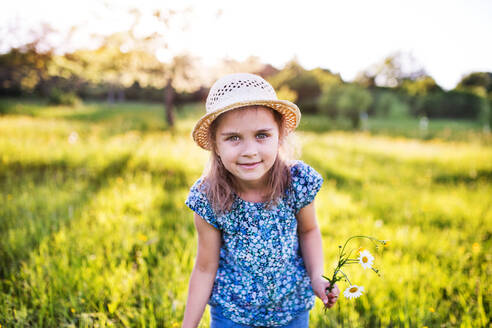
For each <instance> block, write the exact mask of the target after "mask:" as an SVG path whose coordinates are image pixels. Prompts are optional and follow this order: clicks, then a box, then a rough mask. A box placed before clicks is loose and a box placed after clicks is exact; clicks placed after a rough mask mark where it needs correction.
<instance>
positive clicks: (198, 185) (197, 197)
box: [185, 177, 219, 229]
mask: <svg viewBox="0 0 492 328" xmlns="http://www.w3.org/2000/svg"><path fill="white" fill-rule="evenodd" d="M206 189H207V182H206V180H205V179H204V178H203V177H201V178H199V179H198V180H196V181H195V183H194V184H193V185H192V186H191V188H190V192H189V193H188V197H187V198H186V200H185V204H186V206H188V207H189V208H190V209H191V210H193V211H194V212H196V213H197V214H198V215H200V216H201V217H202V218H203V219H205V221H207V222H208V223H210V224H211V225H212V226H214V227H215V228H217V229H218V228H219V226H218V223H217V218H216V215H215V212H214V211H213V209H212V205H211V204H210V202H209V200H208V198H207V195H206Z"/></svg>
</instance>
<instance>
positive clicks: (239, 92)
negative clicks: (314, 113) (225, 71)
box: [192, 73, 301, 150]
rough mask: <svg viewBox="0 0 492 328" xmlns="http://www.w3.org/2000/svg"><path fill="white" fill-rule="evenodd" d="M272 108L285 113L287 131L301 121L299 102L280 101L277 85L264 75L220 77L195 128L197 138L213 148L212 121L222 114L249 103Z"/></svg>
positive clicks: (200, 143)
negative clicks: (210, 133)
mask: <svg viewBox="0 0 492 328" xmlns="http://www.w3.org/2000/svg"><path fill="white" fill-rule="evenodd" d="M253 105H261V106H266V107H270V108H272V109H274V110H276V111H278V112H279V113H281V114H282V115H283V118H284V123H285V124H284V125H285V129H286V132H287V133H289V132H291V131H292V130H294V129H295V128H296V127H297V126H298V125H299V121H300V120H301V112H300V111H299V108H298V107H297V106H296V104H294V103H292V102H290V101H288V100H279V99H278V98H277V94H276V93H275V90H274V89H273V87H272V86H271V85H270V83H268V82H267V81H265V80H264V79H263V78H262V77H261V76H258V75H255V74H249V73H236V74H230V75H226V76H224V77H222V78H221V79H219V80H217V81H216V82H215V83H214V85H213V86H212V88H211V89H210V92H209V94H208V97H207V102H206V105H205V107H206V114H205V115H204V116H203V117H202V118H201V119H200V120H199V121H198V122H197V123H196V125H195V128H194V129H193V133H192V135H193V140H195V142H196V143H197V144H198V145H199V146H200V147H202V148H203V149H207V150H211V149H212V145H211V142H210V140H209V138H210V137H209V127H210V124H211V123H212V122H213V121H214V120H215V119H216V118H217V117H218V116H219V115H220V114H222V113H224V112H227V111H230V110H233V109H236V108H240V107H245V106H253Z"/></svg>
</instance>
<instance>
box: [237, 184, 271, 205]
mask: <svg viewBox="0 0 492 328" xmlns="http://www.w3.org/2000/svg"><path fill="white" fill-rule="evenodd" d="M236 185H237V187H238V190H237V194H238V196H239V198H241V199H243V200H245V201H248V202H255V203H258V202H264V201H265V198H266V197H265V191H266V183H265V182H259V183H254V184H248V185H245V184H244V183H237V184H236Z"/></svg>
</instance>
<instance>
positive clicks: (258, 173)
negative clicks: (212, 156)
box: [215, 106, 279, 189]
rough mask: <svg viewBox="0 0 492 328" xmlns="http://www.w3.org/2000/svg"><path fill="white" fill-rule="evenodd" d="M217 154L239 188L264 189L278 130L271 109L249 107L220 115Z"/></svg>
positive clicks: (216, 138) (216, 141) (274, 150)
mask: <svg viewBox="0 0 492 328" xmlns="http://www.w3.org/2000/svg"><path fill="white" fill-rule="evenodd" d="M215 144H216V152H217V155H218V156H219V157H220V159H221V161H222V164H223V165H224V167H225V168H226V169H227V171H229V172H230V173H231V174H232V175H233V176H234V177H235V178H236V180H237V182H238V184H239V186H240V187H241V188H244V189H247V188H263V187H264V186H265V185H266V181H267V180H266V177H267V175H266V174H267V172H268V170H270V168H271V167H272V166H273V164H274V162H275V159H276V158H277V154H278V147H279V127H278V124H277V122H276V121H275V118H274V115H273V113H272V110H270V109H268V108H265V107H262V106H252V107H247V108H241V109H239V110H232V111H230V112H226V113H224V114H222V115H221V116H220V119H219V122H218V124H217V129H216V132H215Z"/></svg>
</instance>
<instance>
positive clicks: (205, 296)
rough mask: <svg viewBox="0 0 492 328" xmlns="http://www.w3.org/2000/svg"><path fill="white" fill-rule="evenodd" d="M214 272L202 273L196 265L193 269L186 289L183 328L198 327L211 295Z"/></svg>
mask: <svg viewBox="0 0 492 328" xmlns="http://www.w3.org/2000/svg"><path fill="white" fill-rule="evenodd" d="M216 273H217V270H215V271H202V270H200V268H199V267H197V265H195V267H194V268H193V271H192V273H191V277H190V284H189V288H188V299H187V301H186V309H185V314H184V318H183V325H182V327H183V328H195V327H198V324H199V323H200V320H201V318H202V315H203V311H204V310H205V306H206V305H207V302H208V300H209V298H210V294H211V293H212V287H213V285H214V281H215V275H216Z"/></svg>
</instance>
